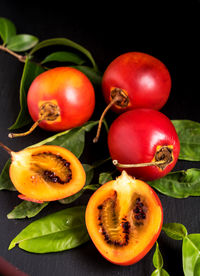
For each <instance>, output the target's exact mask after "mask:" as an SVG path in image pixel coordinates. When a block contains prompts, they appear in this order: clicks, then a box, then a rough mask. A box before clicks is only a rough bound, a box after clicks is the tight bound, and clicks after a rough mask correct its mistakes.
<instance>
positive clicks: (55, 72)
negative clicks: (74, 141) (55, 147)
mask: <svg viewBox="0 0 200 276" xmlns="http://www.w3.org/2000/svg"><path fill="white" fill-rule="evenodd" d="M52 100H55V101H56V102H57V103H58V106H59V109H60V113H61V116H60V119H59V120H58V121H55V122H48V121H42V122H41V123H40V125H39V126H40V127H41V128H44V129H45V130H49V131H62V130H66V129H70V128H72V127H77V126H80V125H82V124H84V123H85V122H87V121H88V120H89V119H90V117H91V116H92V114H93V111H94V107H95V93H94V88H93V86H92V84H91V82H90V80H89V79H88V78H87V77H86V76H85V75H84V74H83V73H82V72H80V71H79V70H77V69H75V68H71V67H57V68H54V69H50V70H48V71H46V72H44V73H42V74H40V75H39V76H37V77H36V78H35V80H34V81H33V82H32V84H31V86H30V88H29V91H28V95H27V104H28V110H29V113H30V115H31V117H32V119H33V120H34V121H37V120H38V118H39V102H43V101H52Z"/></svg>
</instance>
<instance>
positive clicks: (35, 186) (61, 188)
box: [9, 145, 86, 203]
mask: <svg viewBox="0 0 200 276" xmlns="http://www.w3.org/2000/svg"><path fill="white" fill-rule="evenodd" d="M43 152H48V153H52V154H55V155H57V156H61V157H62V158H64V159H65V160H66V161H68V162H69V163H70V169H71V172H72V179H71V180H70V181H69V182H67V183H64V184H59V183H53V182H48V183H47V182H45V181H43V180H41V175H39V174H38V173H35V172H34V173H33V171H32V170H31V168H32V166H33V164H34V163H35V159H34V158H33V156H36V155H38V154H40V153H43ZM11 159H12V163H11V165H10V169H9V175H10V179H11V181H12V183H13V185H14V186H15V188H16V189H17V190H18V192H20V193H21V194H22V195H19V197H20V198H22V199H24V200H28V201H32V202H38V203H42V202H43V201H54V200H59V199H63V198H66V197H69V196H71V195H73V194H76V193H77V192H79V191H80V190H81V189H82V187H83V186H84V185H85V180H86V174H85V171H84V168H83V166H82V164H81V163H80V161H79V160H78V158H77V157H76V156H75V155H74V154H73V153H72V152H70V151H69V150H67V149H66V148H63V147H60V146H54V145H43V146H39V147H32V148H26V149H24V150H22V151H19V152H12V153H11ZM36 164H37V165H39V166H40V164H39V162H38V160H36ZM43 167H45V168H46V169H48V170H52V171H53V168H51V166H50V165H49V163H48V162H47V163H46V164H43ZM43 171H44V169H43Z"/></svg>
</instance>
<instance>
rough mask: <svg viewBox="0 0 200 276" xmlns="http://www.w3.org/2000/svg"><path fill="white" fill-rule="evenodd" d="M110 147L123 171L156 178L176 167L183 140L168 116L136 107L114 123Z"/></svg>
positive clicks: (112, 154)
mask: <svg viewBox="0 0 200 276" xmlns="http://www.w3.org/2000/svg"><path fill="white" fill-rule="evenodd" d="M108 148H109V152H110V156H111V158H112V159H113V160H117V161H114V163H115V164H116V165H117V168H118V169H119V170H122V169H125V170H126V171H127V172H128V173H129V174H131V175H133V176H135V177H137V178H139V179H143V180H154V179H158V178H161V177H163V176H164V175H166V174H167V173H169V172H170V171H171V170H172V169H173V167H174V166H175V164H176V162H177V160H178V156H179V151H180V143H179V138H178V135H177V133H176V130H175V127H174V126H173V124H172V122H171V121H170V120H169V118H168V117H167V116H165V115H164V114H163V113H161V112H160V111H157V110H152V109H135V110H131V111H127V112H125V113H123V114H121V115H120V116H119V117H118V118H116V119H115V121H114V122H113V123H112V124H111V127H110V129H109V133H108ZM146 163H147V164H146ZM148 163H150V164H148Z"/></svg>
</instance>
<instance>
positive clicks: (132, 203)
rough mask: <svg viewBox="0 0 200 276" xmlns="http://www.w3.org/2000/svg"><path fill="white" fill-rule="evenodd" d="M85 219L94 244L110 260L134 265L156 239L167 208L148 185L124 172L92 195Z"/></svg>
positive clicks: (120, 263) (115, 262) (119, 263)
mask: <svg viewBox="0 0 200 276" xmlns="http://www.w3.org/2000/svg"><path fill="white" fill-rule="evenodd" d="M85 221H86V226H87V230H88V233H89V235H90V237H91V239H92V241H93V243H94V244H95V246H96V248H97V249H98V250H99V252H100V253H101V254H102V255H103V256H104V257H105V258H106V259H107V260H108V261H110V262H112V263H114V264H118V265H131V264H134V263H136V262H138V261H139V260H141V259H142V258H143V257H144V256H145V255H146V254H147V252H148V251H149V250H150V249H151V248H152V246H153V245H154V243H155V242H156V240H157V238H158V236H159V234H160V231H161V228H162V223H163V209H162V205H161V202H160V200H159V198H158V196H157V194H156V193H155V192H154V191H153V189H152V188H151V187H150V186H149V185H148V184H146V183H145V182H143V181H141V180H138V179H134V178H132V177H131V176H129V175H127V173H126V172H125V171H123V172H122V174H121V175H120V176H119V177H118V178H117V179H116V180H113V181H109V182H107V183H105V184H104V185H102V186H101V187H100V188H99V189H98V190H97V191H96V192H95V193H94V194H93V195H92V196H91V198H90V200H89V202H88V205H87V208H86V215H85Z"/></svg>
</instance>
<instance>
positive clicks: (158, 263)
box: [153, 242, 163, 269]
mask: <svg viewBox="0 0 200 276" xmlns="http://www.w3.org/2000/svg"><path fill="white" fill-rule="evenodd" d="M153 265H154V266H155V268H158V269H160V268H162V267H163V258H162V255H161V253H160V249H159V245H158V242H156V250H155V252H154V255H153Z"/></svg>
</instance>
